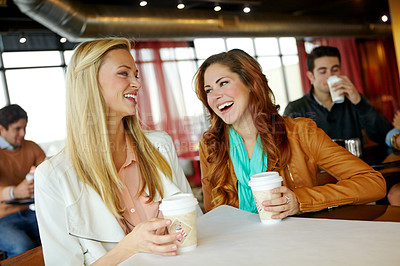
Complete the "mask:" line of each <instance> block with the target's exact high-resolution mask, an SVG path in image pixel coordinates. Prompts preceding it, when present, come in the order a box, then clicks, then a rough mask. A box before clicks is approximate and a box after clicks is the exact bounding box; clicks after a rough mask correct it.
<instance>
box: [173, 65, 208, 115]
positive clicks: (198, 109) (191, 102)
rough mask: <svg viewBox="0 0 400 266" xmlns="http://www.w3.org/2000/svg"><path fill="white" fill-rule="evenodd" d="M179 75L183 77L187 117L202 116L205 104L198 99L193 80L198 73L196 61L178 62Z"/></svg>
mask: <svg viewBox="0 0 400 266" xmlns="http://www.w3.org/2000/svg"><path fill="white" fill-rule="evenodd" d="M178 69H179V75H180V77H181V84H182V92H183V95H184V103H185V105H186V110H187V112H186V115H187V116H191V117H193V116H202V115H203V104H202V103H201V102H200V100H199V99H198V98H197V95H196V93H195V92H194V87H193V86H192V78H193V76H194V73H195V72H196V70H197V69H196V64H195V62H194V61H185V62H178Z"/></svg>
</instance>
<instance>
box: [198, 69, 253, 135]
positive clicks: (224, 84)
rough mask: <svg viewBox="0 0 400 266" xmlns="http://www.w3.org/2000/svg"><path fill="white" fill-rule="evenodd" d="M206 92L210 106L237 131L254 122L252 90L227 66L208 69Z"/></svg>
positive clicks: (205, 76) (205, 74)
mask: <svg viewBox="0 0 400 266" xmlns="http://www.w3.org/2000/svg"><path fill="white" fill-rule="evenodd" d="M204 91H205V92H206V94H207V103H208V105H209V106H210V107H211V109H212V110H213V111H214V112H215V113H216V114H217V115H218V116H219V117H220V118H221V119H222V120H223V121H224V122H225V123H226V124H232V125H233V126H234V128H235V129H237V128H238V127H240V125H242V124H246V123H247V122H249V121H252V120H251V114H250V111H249V108H248V107H249V98H250V90H249V89H248V87H247V86H246V85H245V84H244V83H243V82H242V80H241V79H240V77H239V75H238V74H236V73H234V72H232V71H231V70H230V69H229V68H228V67H227V66H225V65H222V64H219V63H215V64H212V65H210V66H209V67H208V68H207V69H206V71H205V73H204Z"/></svg>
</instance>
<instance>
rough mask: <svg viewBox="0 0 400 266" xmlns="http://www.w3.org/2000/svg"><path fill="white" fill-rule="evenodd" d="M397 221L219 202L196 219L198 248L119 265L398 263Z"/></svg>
mask: <svg viewBox="0 0 400 266" xmlns="http://www.w3.org/2000/svg"><path fill="white" fill-rule="evenodd" d="M399 232H400V223H396V222H369V221H349V220H329V219H314V218H297V217H290V218H286V219H284V220H283V221H282V222H281V223H278V224H275V225H263V224H261V223H260V220H259V218H258V215H257V214H253V213H248V212H245V211H242V210H239V209H236V208H233V207H229V206H221V207H218V208H216V209H214V210H213V211H211V212H209V213H207V214H205V215H203V216H202V217H200V218H199V219H198V247H197V249H196V250H194V251H191V252H187V253H184V254H180V255H178V256H175V257H163V256H158V255H153V254H144V253H141V254H136V255H134V256H132V257H131V258H129V259H128V260H127V261H125V262H123V263H122V264H120V265H124V266H126V265H163V266H168V265H172V266H178V265H194V266H195V265H201V266H203V265H210V266H211V265H213V266H214V265H230V266H231V265H297V266H298V265H385V266H388V265H399V262H400V252H399V251H400V238H399Z"/></svg>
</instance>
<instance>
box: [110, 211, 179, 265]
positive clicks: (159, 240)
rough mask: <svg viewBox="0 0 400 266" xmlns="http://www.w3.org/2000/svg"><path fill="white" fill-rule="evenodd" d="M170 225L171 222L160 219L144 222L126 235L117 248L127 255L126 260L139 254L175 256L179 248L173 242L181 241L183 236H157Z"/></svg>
mask: <svg viewBox="0 0 400 266" xmlns="http://www.w3.org/2000/svg"><path fill="white" fill-rule="evenodd" d="M170 224H171V220H168V219H160V218H153V219H151V220H149V221H146V222H142V223H140V224H138V225H137V226H136V227H135V228H134V229H133V230H132V232H130V233H129V234H128V235H126V237H125V238H124V239H122V240H121V241H120V242H119V244H118V245H117V246H120V249H121V250H122V251H123V252H124V254H125V255H126V258H125V259H127V258H129V257H130V256H132V255H133V254H136V253H139V252H144V253H153V254H158V255H164V256H174V255H176V251H177V249H178V246H177V245H176V244H174V243H173V242H174V241H175V240H180V239H181V238H182V235H181V234H180V233H175V234H169V235H168V234H165V235H160V234H157V232H159V231H160V230H162V229H163V228H165V227H167V226H168V225H170Z"/></svg>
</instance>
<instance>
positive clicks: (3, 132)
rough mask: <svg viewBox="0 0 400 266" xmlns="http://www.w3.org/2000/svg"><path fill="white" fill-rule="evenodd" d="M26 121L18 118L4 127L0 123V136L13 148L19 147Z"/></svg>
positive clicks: (23, 135)
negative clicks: (6, 127)
mask: <svg viewBox="0 0 400 266" xmlns="http://www.w3.org/2000/svg"><path fill="white" fill-rule="evenodd" d="M27 123H28V121H26V119H22V118H21V119H19V120H18V121H17V122H15V123H12V124H10V125H9V126H8V129H5V128H4V127H3V126H2V125H0V136H1V137H2V138H4V139H5V140H6V141H7V142H8V143H10V144H11V145H12V146H13V147H14V148H19V147H21V145H22V142H23V141H24V138H25V133H26V131H25V130H26V124H27Z"/></svg>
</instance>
